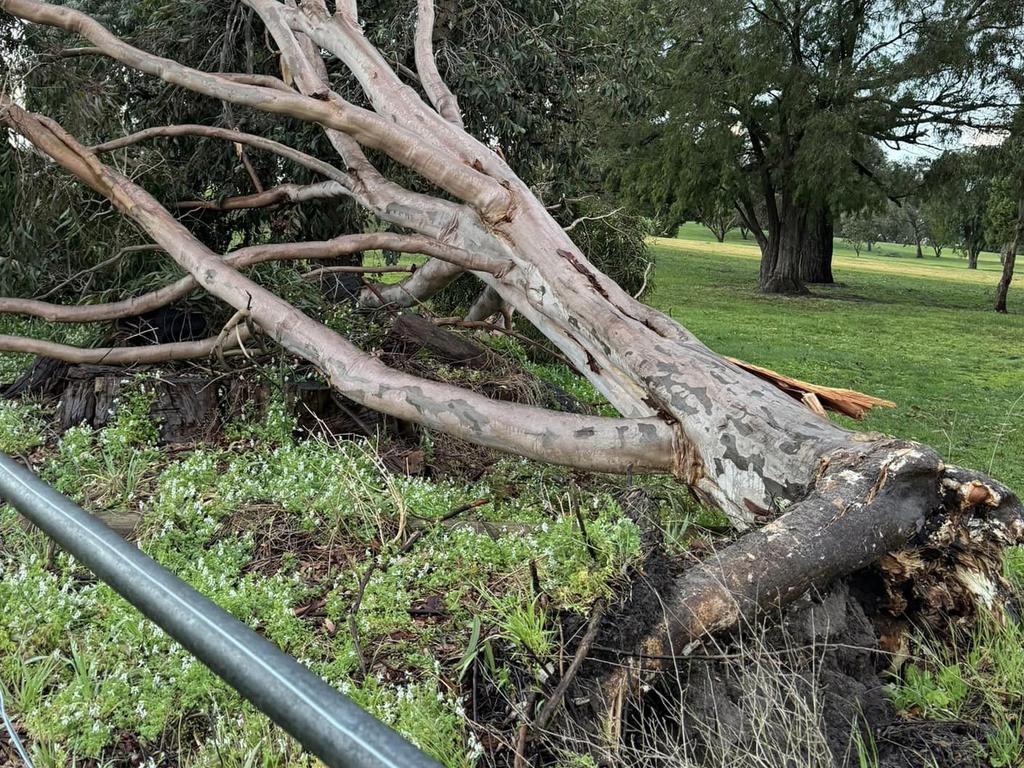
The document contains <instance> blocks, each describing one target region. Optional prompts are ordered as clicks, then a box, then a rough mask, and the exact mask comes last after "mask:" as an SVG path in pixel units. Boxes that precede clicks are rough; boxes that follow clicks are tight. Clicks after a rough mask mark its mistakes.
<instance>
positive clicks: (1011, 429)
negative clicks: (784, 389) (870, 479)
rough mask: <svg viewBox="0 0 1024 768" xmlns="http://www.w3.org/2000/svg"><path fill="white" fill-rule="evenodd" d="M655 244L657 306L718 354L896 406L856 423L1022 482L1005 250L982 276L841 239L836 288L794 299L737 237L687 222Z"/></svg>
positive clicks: (1019, 378) (1023, 418)
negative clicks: (1004, 305)
mask: <svg viewBox="0 0 1024 768" xmlns="http://www.w3.org/2000/svg"><path fill="white" fill-rule="evenodd" d="M653 248H654V249H655V252H656V256H657V269H656V272H655V279H654V291H653V294H652V295H651V296H650V297H649V299H648V301H649V302H650V303H651V304H653V305H654V306H656V307H658V308H660V309H662V310H663V311H666V312H668V313H670V314H671V315H672V317H674V318H675V319H676V320H678V321H679V322H681V323H682V324H683V325H685V326H686V327H687V328H689V329H690V330H691V331H693V332H694V333H696V334H697V336H699V337H700V338H701V339H702V340H703V341H704V342H705V343H707V344H708V345H709V346H710V347H711V348H712V349H714V350H716V351H718V352H721V353H723V354H728V355H732V356H734V357H739V358H741V359H744V360H747V361H749V362H752V363H756V364H758V365H763V366H766V367H768V368H773V369H775V370H778V371H780V372H782V373H785V374H788V375H790V376H795V377H797V378H802V379H806V380H808V381H813V382H815V383H820V384H827V385H831V386H838V387H850V388H853V389H858V390H861V391H864V392H867V393H869V394H872V395H878V396H880V397H885V398H888V399H890V400H893V401H895V402H896V404H897V405H896V408H895V409H892V410H889V409H876V410H875V411H874V412H872V414H871V415H870V416H868V418H866V419H865V420H864V422H862V423H861V424H859V425H857V427H858V428H859V429H866V430H875V431H879V432H885V433H888V434H894V435H899V436H901V437H906V438H911V439H914V440H919V441H921V442H924V443H927V444H929V445H931V446H933V447H935V448H936V449H937V450H939V451H940V453H942V455H943V456H944V457H945V459H946V460H947V461H950V462H953V463H957V464H963V465H967V466H971V467H975V468H978V469H982V470H987V471H990V472H991V473H992V474H993V475H994V476H995V477H997V478H998V479H1000V480H1002V481H1003V482H1005V483H1007V484H1008V485H1010V486H1011V487H1015V488H1017V489H1021V488H1024V462H1022V461H1021V459H1020V457H1021V455H1022V454H1024V346H1022V342H1024V278H1018V279H1017V280H1016V281H1015V283H1014V285H1013V287H1012V289H1011V293H1010V305H1011V310H1012V309H1013V308H1014V303H1015V297H1016V301H1017V302H1019V303H1017V304H1016V306H1017V308H1018V310H1017V312H1016V313H1014V314H1010V315H1000V314H997V313H995V312H993V311H992V310H991V306H992V302H993V296H994V291H995V285H996V282H997V281H998V277H999V261H998V256H997V255H996V254H990V253H983V254H982V256H981V260H980V262H979V269H978V270H977V271H974V270H968V269H967V268H966V261H965V260H963V259H961V258H959V257H958V256H957V255H955V254H953V253H952V252H948V254H944V255H943V256H942V258H941V259H936V258H934V257H933V256H926V257H925V258H924V259H916V258H914V252H913V249H912V248H907V247H904V246H899V245H891V244H887V243H880V244H877V245H876V246H875V251H874V252H872V253H871V254H867V253H866V252H862V253H861V255H860V256H859V257H858V256H856V255H854V253H853V251H852V249H850V248H848V247H847V246H846V245H845V244H843V243H842V242H841V241H838V240H837V241H836V248H835V259H834V273H835V279H836V281H837V283H836V285H831V286H812V288H811V290H812V296H810V297H802V298H790V297H778V296H765V295H762V294H759V293H758V292H757V271H758V264H759V258H760V254H759V252H758V249H757V247H756V245H755V244H754V243H753V242H752V241H743V240H742V239H740V238H739V235H738V233H730V236H729V237H728V238H727V240H726V242H725V243H717V242H715V240H714V238H713V237H712V236H711V234H710V232H709V231H708V230H706V229H704V228H703V227H699V226H696V225H687V226H685V227H683V228H682V229H681V230H680V238H678V239H661V238H659V239H655V240H654V241H653ZM888 254H893V255H888ZM851 424H852V423H851Z"/></svg>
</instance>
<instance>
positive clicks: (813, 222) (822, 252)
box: [800, 210, 835, 283]
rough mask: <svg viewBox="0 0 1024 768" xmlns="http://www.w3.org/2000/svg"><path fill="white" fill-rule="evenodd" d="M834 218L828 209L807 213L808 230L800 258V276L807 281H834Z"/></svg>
mask: <svg viewBox="0 0 1024 768" xmlns="http://www.w3.org/2000/svg"><path fill="white" fill-rule="evenodd" d="M834 235H835V232H834V228H833V224H832V219H831V217H830V215H829V213H828V211H827V210H820V211H811V212H809V213H808V214H807V231H806V235H805V238H804V247H803V251H802V253H801V259H800V278H801V279H802V280H803V281H804V282H805V283H832V282H835V280H834V279H833V277H832V250H833V242H834V241H833V239H834Z"/></svg>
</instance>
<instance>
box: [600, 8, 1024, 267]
mask: <svg viewBox="0 0 1024 768" xmlns="http://www.w3.org/2000/svg"><path fill="white" fill-rule="evenodd" d="M651 7H652V8H653V12H652V17H653V18H652V19H650V23H649V27H648V29H647V30H646V31H645V33H641V34H640V35H639V37H638V38H637V39H638V40H639V41H640V42H639V43H638V47H639V48H640V50H641V51H645V52H646V53H647V55H648V56H649V57H650V59H651V61H652V70H653V72H654V75H653V76H652V78H651V83H650V87H649V91H648V92H649V94H650V98H649V99H648V100H647V102H646V103H643V104H641V105H640V106H639V107H638V108H637V109H635V110H633V113H632V114H631V115H630V116H629V117H628V119H627V120H625V121H624V122H623V124H622V125H621V126H619V127H615V126H613V127H612V128H611V129H610V130H608V131H607V132H606V133H605V134H604V135H605V138H606V142H605V143H606V146H607V151H606V152H605V153H604V155H603V157H604V159H605V165H604V167H605V169H606V172H607V175H608V179H609V182H610V183H611V185H612V186H613V188H614V189H615V190H616V192H617V193H618V194H619V196H620V197H621V198H623V199H625V200H628V201H629V202H630V203H632V204H633V205H634V206H635V207H636V209H637V210H639V211H641V212H643V213H645V214H648V215H651V216H654V217H655V218H656V219H657V220H658V221H659V223H660V224H661V227H663V229H664V231H666V232H671V231H673V230H674V229H675V228H676V227H677V226H678V225H679V224H680V223H682V222H683V221H684V220H691V219H697V218H700V212H701V211H705V210H707V209H708V208H714V207H717V206H720V205H721V201H722V200H725V201H727V203H728V205H729V207H730V208H732V207H735V208H739V209H741V210H742V212H743V215H744V217H745V219H746V220H747V223H748V224H749V225H750V226H751V227H753V228H754V231H755V232H758V231H759V232H760V233H761V234H763V235H764V239H765V242H766V244H767V243H771V244H772V245H771V247H768V248H766V252H768V253H770V254H774V253H776V250H775V246H776V245H778V244H779V243H786V242H787V241H792V242H797V243H809V242H810V241H811V240H812V239H813V238H812V237H811V236H810V235H809V234H807V232H806V231H804V228H803V226H802V225H801V224H800V223H799V222H800V221H801V215H802V216H814V217H823V218H824V219H825V221H826V222H828V221H833V222H834V221H837V220H839V218H840V216H841V215H842V214H845V213H852V212H856V211H861V210H863V209H865V208H882V207H884V201H885V196H886V194H893V192H894V191H896V190H892V189H889V188H888V187H889V183H888V180H887V179H885V178H884V177H885V175H886V174H885V165H886V163H885V156H884V153H883V152H882V149H881V143H883V142H885V143H887V144H889V145H890V146H891V145H892V144H893V143H898V144H915V143H935V142H941V141H943V140H944V139H945V138H946V137H948V136H949V135H951V134H955V133H956V127H957V126H959V125H963V124H965V123H967V122H979V121H981V122H985V123H988V122H989V121H992V120H996V121H998V120H1003V119H1005V118H1006V117H1007V114H1006V113H1007V110H1006V109H1003V110H998V109H990V107H989V105H990V104H1001V103H1005V101H1006V100H1005V99H1004V89H1006V88H1007V72H1010V71H1013V67H1014V66H1016V64H1015V62H1016V58H1015V54H1014V53H1013V51H1014V50H1015V49H1016V48H1019V45H1020V39H1021V34H1022V32H1021V30H1022V29H1024V26H1022V19H1021V13H1022V11H1021V7H1020V4H1019V3H1016V4H1015V3H1007V2H1005V0H984V2H982V3H981V4H980V6H978V7H977V8H974V7H972V8H970V9H969V8H968V7H967V6H966V5H963V4H961V3H952V2H940V3H932V4H928V5H927V6H925V7H921V6H919V5H916V4H910V3H902V2H898V3H893V2H888V0H869V1H868V2H865V3H862V4H860V5H858V7H857V10H856V11H855V12H854V11H851V9H850V7H849V5H848V4H846V3H844V2H840V1H839V0H827V1H826V2H817V3H814V4H813V5H812V6H807V5H805V4H801V3H780V2H768V1H767V0H755V1H754V2H747V1H746V0H712V2H684V3H681V4H680V3H654V4H653V5H652V6H651ZM659 11H660V12H659ZM975 11H980V13H981V16H980V17H976V16H973V14H974V13H975ZM627 15H628V14H627ZM968 19H970V20H969V21H968ZM612 23H613V24H615V23H623V22H621V21H620V20H618V19H615V20H613V21H612ZM1008 64H1009V65H1011V66H1006V65H1008ZM940 83H941V85H940ZM940 92H941V93H940ZM939 93H940V95H938V96H937V95H936V94H939ZM1008 101H1010V102H1012V101H1013V100H1012V99H1010V100H1008ZM996 112H998V114H996ZM865 181H868V183H865ZM795 212H800V214H801V215H797V214H796V213H795Z"/></svg>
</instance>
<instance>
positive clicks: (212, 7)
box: [0, 0, 647, 295]
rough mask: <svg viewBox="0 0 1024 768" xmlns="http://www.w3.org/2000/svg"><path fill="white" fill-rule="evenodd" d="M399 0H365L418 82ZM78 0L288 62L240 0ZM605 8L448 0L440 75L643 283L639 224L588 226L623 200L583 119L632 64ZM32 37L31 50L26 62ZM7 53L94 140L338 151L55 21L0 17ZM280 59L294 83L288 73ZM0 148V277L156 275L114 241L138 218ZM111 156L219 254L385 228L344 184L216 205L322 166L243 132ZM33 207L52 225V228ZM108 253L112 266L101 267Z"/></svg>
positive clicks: (22, 75)
mask: <svg viewBox="0 0 1024 768" xmlns="http://www.w3.org/2000/svg"><path fill="white" fill-rule="evenodd" d="M406 5H407V4H406V3H404V2H402V0H377V1H376V2H364V3H363V4H362V9H363V20H364V24H365V34H366V37H367V39H368V40H369V41H370V42H372V43H373V44H374V45H375V46H377V47H378V49H379V50H380V51H381V55H382V56H384V57H385V59H386V60H387V61H388V62H389V63H390V64H391V65H392V66H393V68H394V70H395V72H396V73H397V74H398V76H399V77H400V78H401V79H402V80H403V82H404V83H405V84H407V85H411V86H412V87H419V82H418V76H417V72H416V62H415V54H414V46H413V44H412V43H413V40H412V37H413V35H414V26H413V25H411V24H409V23H408V19H409V8H408V7H406ZM76 7H77V8H79V9H81V10H83V11H84V12H86V13H89V14H90V15H91V16H93V17H94V18H96V19H97V20H99V21H100V22H101V23H103V24H104V25H105V26H107V27H108V28H109V29H110V30H111V31H112V32H114V33H115V34H117V35H119V36H121V37H123V38H125V39H128V40H131V41H132V42H133V44H135V45H137V46H139V47H141V48H145V49H147V50H150V51H152V52H154V53H157V54H159V55H163V56H168V57H171V58H174V59H175V60H177V61H180V62H182V63H186V64H188V65H190V66H194V67H196V68H200V69H204V70H209V71H218V72H224V73H233V74H234V75H236V76H237V77H238V78H243V79H244V78H246V77H249V76H251V75H253V74H254V73H259V72H266V71H277V70H278V69H279V66H280V65H281V64H282V63H283V65H284V67H287V63H286V62H285V61H284V59H283V57H282V56H281V53H280V51H279V50H277V48H276V47H275V46H274V44H273V42H272V41H270V40H269V39H268V38H267V37H266V36H265V35H264V31H263V28H262V26H261V23H260V21H259V19H258V17H257V15H256V12H255V11H254V10H253V9H252V8H251V7H249V6H247V5H245V4H244V3H241V2H239V1H238V0H214V2H205V1H203V2H199V1H198V0H186V1H185V2H182V3H177V4H174V5H170V4H166V3H135V2H125V1H124V0H84V2H81V3H79V4H78V5H77V6H76ZM602 8H603V4H602V2H578V1H576V0H564V1H560V2H555V3H551V2H540V1H539V0H515V1H514V2H511V3H486V2H467V3H461V2H459V3H457V2H454V1H453V0H444V1H441V0H439V2H438V5H437V9H436V13H435V19H434V24H433V30H434V32H433V38H434V39H433V44H434V47H435V50H436V55H437V61H438V70H439V72H441V73H444V74H445V75H446V76H449V79H450V82H451V84H452V87H453V88H454V90H455V91H456V92H457V93H458V94H459V100H460V103H461V105H462V107H463V112H464V114H465V115H466V118H465V119H466V127H467V129H468V130H470V131H471V132H473V133H474V134H475V135H478V136H482V137H485V139H486V141H487V142H489V143H491V144H493V145H494V146H495V147H497V148H498V149H499V151H501V152H502V153H503V155H504V156H505V157H507V158H508V159H509V160H510V161H511V162H514V163H515V166H516V168H517V171H518V173H519V175H520V177H521V178H522V179H523V180H524V181H525V182H526V183H527V184H529V185H530V186H531V188H533V189H534V190H535V191H536V192H537V194H538V195H541V196H542V197H543V199H544V200H545V202H546V203H547V204H549V205H553V206H554V205H558V204H559V203H560V202H562V201H564V200H567V199H573V198H578V197H583V196H584V195H587V196H588V199H587V200H586V201H585V202H580V203H563V204H562V205H561V206H560V207H559V208H557V209H556V210H555V215H556V218H558V219H559V220H560V221H562V222H563V223H564V224H566V225H568V224H570V223H571V222H572V221H573V220H575V219H576V218H583V219H584V220H583V221H582V222H581V223H579V225H578V226H577V230H579V231H581V234H582V233H585V234H586V236H587V239H588V242H589V244H590V245H591V247H592V248H593V251H594V253H595V256H597V257H598V258H597V260H598V261H599V262H600V263H601V264H602V266H604V267H605V268H607V269H608V271H609V272H610V274H612V276H613V277H614V278H616V279H624V281H625V283H626V284H627V287H629V288H630V289H631V290H634V291H635V290H636V287H637V286H638V285H639V283H640V280H639V279H638V278H637V277H636V273H637V272H639V274H640V275H642V274H643V272H644V267H645V265H646V258H647V257H646V256H645V254H644V249H643V243H642V242H641V241H640V239H639V238H637V237H634V238H631V239H628V240H627V239H626V238H623V237H622V236H621V232H622V231H623V230H631V229H635V225H634V223H633V222H631V221H629V220H624V219H623V215H622V214H618V215H617V216H616V217H615V218H614V219H612V220H611V221H610V222H605V221H603V220H601V221H599V222H597V223H593V222H594V221H595V220H594V219H593V218H592V215H594V214H595V213H596V212H598V211H599V209H600V212H606V211H607V210H611V209H613V208H614V207H615V206H613V205H610V204H604V205H603V206H602V205H600V204H599V203H600V201H598V200H595V199H594V198H593V196H594V195H595V193H598V192H600V189H599V188H598V187H597V185H596V184H595V175H594V173H593V172H592V170H591V164H590V160H589V157H590V154H591V151H592V145H593V144H594V141H595V136H594V133H593V131H591V130H590V129H589V128H588V126H587V119H586V114H587V110H588V108H589V105H588V101H587V99H586V94H587V93H588V91H589V90H592V89H595V88H597V87H600V86H601V84H602V83H604V82H608V81H615V80H617V79H620V80H621V78H619V77H617V76H616V74H615V73H616V72H617V71H620V70H622V69H623V68H624V64H623V63H622V61H623V58H622V56H620V53H621V51H622V44H621V42H620V41H618V40H616V39H614V38H613V37H612V36H611V35H610V33H609V31H608V30H607V29H606V27H605V26H604V25H602V24H601V21H602V18H603V16H604V14H603V12H602ZM26 51H32V54H33V55H32V58H31V60H30V61H29V60H25V58H24V56H25V52H26ZM0 62H2V63H3V64H6V65H7V66H6V67H2V66H0V70H6V72H7V73H9V74H8V77H10V78H18V79H19V80H20V84H19V85H17V86H16V87H15V91H14V92H15V93H20V94H22V99H23V103H24V104H25V106H27V107H29V108H31V109H36V110H39V111H40V112H43V113H45V114H47V115H50V116H51V117H53V118H54V119H56V120H58V121H59V122H61V124H62V125H64V126H65V127H67V128H68V129H69V130H72V131H73V132H75V133H76V134H77V135H78V136H79V137H80V138H81V139H82V140H83V141H86V142H98V141H100V140H101V138H102V137H103V136H110V135H114V134H116V133H118V132H132V131H134V130H136V129H141V128H144V127H151V126H158V125H182V124H185V125H196V124H198V125H205V126H217V127H221V128H227V129H238V130H243V131H248V132H252V133H258V134H260V135H263V136H267V137H269V138H273V139H275V140H277V141H280V142H286V143H289V144H292V145H295V146H302V147H303V150H304V151H305V152H306V153H307V154H310V155H313V156H315V157H318V158H325V159H329V158H330V157H331V156H332V154H333V152H334V151H333V149H332V148H331V146H330V143H329V141H328V140H327V138H326V137H325V136H324V134H323V132H322V131H319V130H317V129H315V127H311V126H310V125H309V124H307V123H302V122H298V121H292V122H287V121H281V120H279V119H277V118H276V116H272V115H271V116H268V115H265V114H262V113H260V112H258V111H253V110H244V109H239V108H238V107H236V106H234V105H232V104H231V103H230V102H228V101H224V100H217V99H194V98H182V97H181V93H180V90H179V89H177V88H176V87H174V86H170V85H168V84H166V83H162V82H160V81H158V80H157V81H154V80H153V79H152V78H147V77H144V76H140V75H138V74H137V73H134V72H132V71H131V70H122V71H118V72H115V73H113V74H112V73H111V72H110V70H109V66H108V65H107V64H106V62H104V61H103V60H102V58H101V57H98V56H97V55H95V51H94V50H91V49H90V47H88V46H80V45H74V44H72V43H69V42H68V41H67V39H66V36H64V35H61V34H57V33H55V32H54V31H53V30H51V29H49V28H46V27H35V26H31V27H21V26H20V25H17V24H16V22H15V20H14V19H12V17H10V16H5V17H3V18H0ZM325 66H326V67H327V78H328V81H329V82H330V84H331V87H332V88H333V89H335V90H338V91H339V93H341V94H343V95H344V97H345V98H347V99H349V100H351V101H353V103H357V104H360V105H361V106H368V105H369V101H368V99H367V98H366V96H365V95H364V94H363V93H362V91H361V89H360V88H359V85H358V83H357V82H356V81H355V79H354V78H353V77H352V76H351V74H350V73H349V71H348V70H347V69H346V68H345V67H344V66H343V65H342V64H341V63H340V62H338V61H337V60H335V59H328V60H326V61H325ZM281 74H282V78H283V79H284V80H285V81H286V82H287V83H289V84H290V83H291V79H292V75H291V73H290V72H288V71H287V70H285V71H283V72H282V73H281ZM0 77H2V75H0ZM12 87H13V83H12ZM0 152H4V153H6V154H5V155H4V159H5V160H6V161H7V162H5V163H4V169H5V171H7V172H9V175H0V200H5V201H6V205H7V209H6V210H9V211H10V213H11V215H10V220H11V221H15V222H18V225H17V226H15V227H12V228H10V229H8V228H4V231H0V252H2V253H3V255H4V256H5V257H6V258H5V261H4V266H3V267H2V268H3V269H5V270H6V271H5V272H0V278H4V279H5V280H8V281H9V280H22V281H24V282H21V283H17V285H18V286H19V287H23V288H25V289H26V290H33V291H36V292H38V293H44V292H46V291H48V290H49V289H50V288H52V287H54V286H56V285H58V284H60V283H63V282H65V280H67V278H69V277H74V279H72V280H71V281H69V282H68V283H67V285H65V287H64V289H63V290H64V291H65V292H69V294H70V295H73V294H74V292H75V291H82V290H88V289H95V287H96V286H97V284H98V283H97V279H98V277H100V276H106V277H108V278H120V279H122V282H123V281H124V280H125V279H128V278H131V279H130V280H129V282H128V284H127V287H134V286H136V285H144V284H146V283H148V282H151V281H152V280H154V279H159V278H160V277H161V276H162V275H161V272H160V269H161V267H160V262H159V260H154V259H152V258H151V254H150V253H148V252H146V251H144V250H142V249H138V250H129V251H128V252H123V251H122V249H124V248H126V247H131V246H135V245H139V244H140V240H139V238H138V235H137V233H136V231H135V230H134V228H132V227H126V226H125V224H124V222H123V220H122V219H120V218H119V217H117V216H116V215H113V213H112V212H111V211H110V210H109V209H103V210H95V206H92V205H89V204H88V203H87V202H86V201H85V200H83V198H82V192H81V189H80V188H78V187H76V186H75V185H68V184H67V183H66V181H65V180H63V179H59V178H54V177H52V176H48V175H39V174H34V173H32V172H26V173H16V172H15V170H14V169H15V167H16V164H18V163H24V162H25V160H24V158H21V157H18V156H17V155H14V154H10V147H3V148H0ZM374 152H375V151H373V150H371V156H372V157H373V159H374V161H375V162H376V163H377V164H378V165H379V166H380V167H381V169H382V171H384V172H386V173H388V174H389V175H391V176H393V177H395V178H397V179H399V180H401V181H402V182H403V183H406V184H408V185H410V186H411V187H412V188H414V189H415V188H419V187H418V186H417V185H420V186H422V184H421V182H420V181H419V180H418V178H417V177H416V176H415V174H411V173H408V172H407V171H405V170H404V169H403V167H402V166H401V165H400V164H398V163H395V162H393V161H391V160H390V159H389V158H387V157H386V156H384V155H380V154H379V153H377V154H374ZM115 157H117V158H118V161H119V162H120V161H121V160H122V158H123V161H124V162H127V163H130V164H131V175H132V177H133V178H134V179H137V180H139V181H141V182H142V183H144V184H145V186H146V187H147V189H150V190H151V191H153V193H154V194H156V195H157V197H158V198H159V199H161V200H166V201H173V202H174V204H175V209H176V211H181V212H185V211H188V220H189V226H190V228H191V229H192V230H193V231H194V232H195V234H196V235H197V236H198V237H199V238H200V239H201V240H202V241H203V242H204V243H206V244H207V245H209V246H210V247H211V248H214V249H215V250H217V251H224V250H226V249H227V248H228V247H235V246H239V245H242V246H245V245H252V244H257V243H265V242H286V241H289V240H293V239H295V238H297V237H305V238H310V237H312V238H316V239H323V238H328V237H330V236H332V234H334V233H337V232H339V231H362V230H364V229H373V228H374V227H376V226H380V225H379V224H378V223H376V222H375V221H374V219H373V218H372V217H368V216H367V215H366V214H365V212H364V211H363V210H362V209H361V208H360V207H359V206H357V205H355V204H353V203H351V202H349V201H347V200H345V199H342V200H322V199H321V200H306V201H303V203H302V204H301V205H294V204H288V201H284V202H279V203H276V204H274V206H273V207H272V208H269V209H268V208H267V207H246V206H241V205H237V204H232V205H231V208H230V210H224V209H223V206H218V205H216V204H214V203H215V201H217V200H220V199H222V198H224V199H227V198H232V197H239V196H244V195H247V194H250V193H260V192H262V191H263V190H264V189H266V188H273V187H275V186H277V185H278V184H280V183H281V182H283V181H286V180H287V181H290V182H292V183H296V184H308V183H311V182H313V181H315V180H317V178H319V177H318V175H317V173H316V172H315V171H313V170H310V169H308V168H305V167H303V166H298V167H292V166H289V165H288V164H287V163H286V162H285V161H283V160H282V159H281V158H279V157H276V156H275V155H273V154H268V153H263V152H258V151H254V150H253V149H252V148H250V147H247V146H245V145H242V144H237V143H236V144H232V143H231V142H230V141H220V142H211V141H208V140H205V139H203V138H202V137H197V136H196V135H194V134H192V133H188V132H181V131H179V132H177V133H175V134H168V135H165V136H161V137H159V138H158V139H155V140H153V141H151V142H147V143H145V144H139V145H137V146H135V147H134V148H133V149H132V151H131V153H130V154H128V153H124V152H118V153H117V155H115ZM26 171H29V169H26ZM207 198H208V199H207ZM211 201H213V202H211ZM581 209H582V210H581ZM5 220H6V219H5ZM36 221H52V222H54V223H55V224H56V226H54V227H51V228H46V229H44V228H40V227H37V226H36V225H35V224H34V222H36ZM608 223H611V224H616V225H617V228H612V227H608V226H606V225H607V224H608ZM114 256H117V258H116V259H114V258H113V257H114ZM353 258H354V257H353ZM108 260H112V261H110V264H109V266H105V267H102V269H101V270H99V271H98V272H97V270H95V269H94V268H95V267H96V266H97V265H101V264H104V263H105V262H107V261H108ZM638 263H639V266H637V264H638ZM153 270H156V271H155V272H154V271H153ZM12 285H14V283H12Z"/></svg>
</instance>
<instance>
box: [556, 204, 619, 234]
mask: <svg viewBox="0 0 1024 768" xmlns="http://www.w3.org/2000/svg"><path fill="white" fill-rule="evenodd" d="M621 212H622V208H616V209H615V210H613V211H608V213H602V214H600V215H598V216H580V217H579V218H577V219H573V222H572V223H571V224H570V225H569V226H567V227H566V228H565V231H566V232H572V231H573V230H574V229H576V227H578V226H579V225H580V224H582V223H583V222H585V221H600V220H601V219H607V218H610V217H612V216H614V215H615V214H617V213H621Z"/></svg>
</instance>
